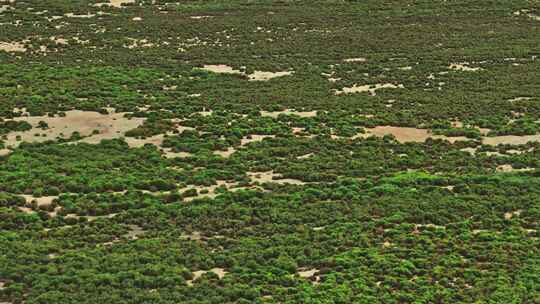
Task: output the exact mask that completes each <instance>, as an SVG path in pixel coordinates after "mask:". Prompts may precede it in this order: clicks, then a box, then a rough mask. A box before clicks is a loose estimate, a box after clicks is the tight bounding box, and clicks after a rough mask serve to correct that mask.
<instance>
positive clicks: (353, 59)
mask: <svg viewBox="0 0 540 304" xmlns="http://www.w3.org/2000/svg"><path fill="white" fill-rule="evenodd" d="M366 61H367V59H366V58H362V57H358V58H347V59H343V62H366Z"/></svg>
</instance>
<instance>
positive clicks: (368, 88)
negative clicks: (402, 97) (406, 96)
mask: <svg viewBox="0 0 540 304" xmlns="http://www.w3.org/2000/svg"><path fill="white" fill-rule="evenodd" d="M403 88H404V86H403V85H402V84H398V85H395V84H393V83H377V84H373V85H369V84H366V85H356V84H355V85H353V86H352V87H344V88H343V89H342V90H335V91H334V94H335V95H341V94H351V93H363V92H369V94H370V95H371V96H375V95H376V93H375V91H376V90H379V89H403Z"/></svg>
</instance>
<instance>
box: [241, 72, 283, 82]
mask: <svg viewBox="0 0 540 304" xmlns="http://www.w3.org/2000/svg"><path fill="white" fill-rule="evenodd" d="M292 74H293V72H291V71H283V72H263V71H254V72H253V73H251V74H249V75H247V76H248V78H249V80H250V81H268V80H270V79H272V78H277V77H283V76H289V75H292Z"/></svg>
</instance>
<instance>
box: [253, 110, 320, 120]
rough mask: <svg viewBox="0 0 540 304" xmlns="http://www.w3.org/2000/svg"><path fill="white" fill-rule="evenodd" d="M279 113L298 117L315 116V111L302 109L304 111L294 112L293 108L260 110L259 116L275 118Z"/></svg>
mask: <svg viewBox="0 0 540 304" xmlns="http://www.w3.org/2000/svg"><path fill="white" fill-rule="evenodd" d="M280 114H285V115H298V116H300V117H315V116H317V111H304V112H295V111H293V110H290V109H286V110H283V111H271V112H269V111H261V116H264V117H272V118H277V117H278V116H279V115H280Z"/></svg>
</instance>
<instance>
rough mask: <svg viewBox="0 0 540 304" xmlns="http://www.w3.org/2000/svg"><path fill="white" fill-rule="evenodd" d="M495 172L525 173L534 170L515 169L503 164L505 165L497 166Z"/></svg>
mask: <svg viewBox="0 0 540 304" xmlns="http://www.w3.org/2000/svg"><path fill="white" fill-rule="evenodd" d="M496 170H497V171H499V172H526V171H531V170H534V168H521V169H516V168H514V167H512V165H508V164H505V165H500V166H498V167H497V168H496Z"/></svg>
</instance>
